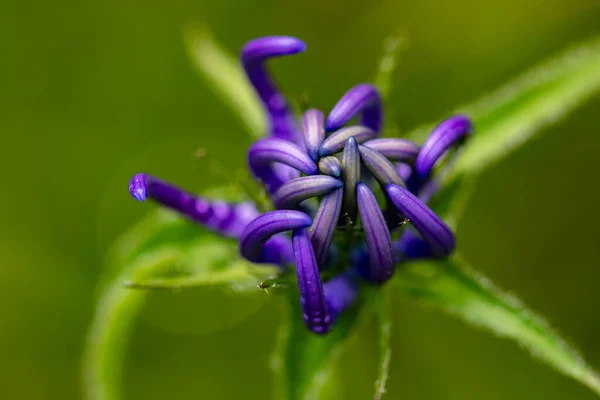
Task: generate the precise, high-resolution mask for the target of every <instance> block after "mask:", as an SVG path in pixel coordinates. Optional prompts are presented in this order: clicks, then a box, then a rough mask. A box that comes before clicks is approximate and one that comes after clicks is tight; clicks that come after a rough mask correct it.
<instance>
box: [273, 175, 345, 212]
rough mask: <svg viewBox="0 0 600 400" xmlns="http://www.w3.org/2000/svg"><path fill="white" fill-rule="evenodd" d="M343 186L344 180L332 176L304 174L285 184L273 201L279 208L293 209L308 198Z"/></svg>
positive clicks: (276, 193)
mask: <svg viewBox="0 0 600 400" xmlns="http://www.w3.org/2000/svg"><path fill="white" fill-rule="evenodd" d="M341 186H342V182H341V181H340V180H339V179H336V178H333V177H331V176H327V175H313V176H303V177H301V178H296V179H292V180H291V181H288V182H286V183H285V184H283V185H282V186H281V187H280V188H279V190H277V192H275V194H274V195H273V203H274V204H275V208H277V209H293V208H296V207H297V206H298V204H300V203H301V202H303V201H304V200H306V199H308V198H311V197H315V196H322V195H324V194H327V193H329V192H332V191H334V190H335V189H337V188H339V187H341Z"/></svg>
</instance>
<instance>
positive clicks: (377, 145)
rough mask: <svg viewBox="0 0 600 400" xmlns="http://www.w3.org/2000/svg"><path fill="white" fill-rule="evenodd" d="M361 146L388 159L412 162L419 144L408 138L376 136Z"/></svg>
mask: <svg viewBox="0 0 600 400" xmlns="http://www.w3.org/2000/svg"><path fill="white" fill-rule="evenodd" d="M363 146H366V147H368V148H370V149H371V150H375V151H378V152H379V153H380V154H381V155H382V156H384V157H385V158H387V159H388V160H390V161H401V162H404V163H407V164H411V165H412V164H414V163H415V161H416V159H417V156H418V155H419V150H421V146H419V145H418V144H416V143H415V142H413V141H410V140H408V139H400V138H378V139H373V140H369V141H367V142H364V143H363Z"/></svg>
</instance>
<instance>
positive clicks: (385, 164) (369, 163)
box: [358, 145, 406, 187]
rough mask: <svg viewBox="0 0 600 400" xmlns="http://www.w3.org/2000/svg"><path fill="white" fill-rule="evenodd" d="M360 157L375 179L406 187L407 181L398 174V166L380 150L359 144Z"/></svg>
mask: <svg viewBox="0 0 600 400" xmlns="http://www.w3.org/2000/svg"><path fill="white" fill-rule="evenodd" d="M358 151H359V153H360V159H361V161H362V162H363V164H364V165H365V167H367V168H368V169H369V171H370V172H371V173H372V174H373V176H374V177H375V179H377V181H378V182H379V183H381V184H382V185H387V184H390V183H394V184H396V185H399V186H403V187H406V183H405V182H404V181H403V180H402V178H401V177H400V174H398V171H397V170H396V167H394V164H392V163H391V162H390V161H389V160H388V159H387V158H385V157H384V156H383V155H381V154H380V153H379V152H378V151H375V150H373V149H370V148H368V147H366V146H363V145H361V146H358Z"/></svg>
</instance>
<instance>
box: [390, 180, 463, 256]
mask: <svg viewBox="0 0 600 400" xmlns="http://www.w3.org/2000/svg"><path fill="white" fill-rule="evenodd" d="M385 191H386V193H387V195H388V197H389V199H390V200H391V201H392V203H394V205H395V206H396V208H397V209H398V211H400V213H401V214H402V215H403V216H404V217H406V218H408V219H409V220H410V222H411V223H412V225H413V226H414V227H415V229H416V230H417V231H418V232H419V233H420V234H421V237H422V238H423V240H425V241H426V242H427V243H428V244H429V246H430V247H431V250H432V252H433V254H434V255H435V256H437V257H447V256H449V255H450V253H452V250H454V235H453V234H452V231H451V230H450V228H449V227H448V225H446V224H445V223H444V221H442V220H441V219H440V217H438V216H437V215H436V214H435V213H434V212H433V211H431V209H430V208H429V207H427V206H426V205H425V204H423V202H421V200H419V198H418V197H417V196H415V195H414V194H412V193H410V192H409V191H408V190H406V189H404V188H402V187H400V186H398V185H394V184H390V185H388V186H386V188H385Z"/></svg>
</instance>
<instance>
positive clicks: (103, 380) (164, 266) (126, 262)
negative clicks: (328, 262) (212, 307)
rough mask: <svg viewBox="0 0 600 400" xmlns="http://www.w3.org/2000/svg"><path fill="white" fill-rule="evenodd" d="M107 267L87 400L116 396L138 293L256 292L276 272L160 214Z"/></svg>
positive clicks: (90, 352) (230, 244)
mask: <svg viewBox="0 0 600 400" xmlns="http://www.w3.org/2000/svg"><path fill="white" fill-rule="evenodd" d="M110 263H111V264H112V266H111V267H110V268H109V270H108V271H107V277H106V278H105V279H104V281H103V285H101V290H100V293H99V296H98V300H97V303H96V312H95V315H94V320H93V323H92V326H91V328H90V331H89V333H88V336H87V346H86V354H85V357H84V374H85V389H86V393H87V398H89V399H94V400H104V399H110V400H116V399H119V398H120V397H121V396H120V390H121V376H122V368H123V360H124V357H125V354H126V348H127V344H128V342H129V337H130V334H131V329H132V327H133V324H134V322H135V317H136V315H137V314H138V312H139V309H140V306H141V305H142V304H143V301H144V298H145V294H146V293H147V291H146V290H139V289H140V288H144V289H167V290H180V289H182V288H191V287H207V286H213V287H215V286H218V287H223V288H226V289H227V290H234V291H241V290H249V289H252V290H255V291H256V293H260V291H259V290H258V289H257V287H256V285H257V284H258V283H259V282H260V281H261V280H264V279H266V278H268V277H270V276H272V275H273V274H275V273H276V272H277V271H276V269H275V268H274V267H271V266H262V265H261V266H257V265H252V264H250V263H248V262H245V261H242V260H241V259H240V258H239V256H238V252H237V244H236V242H235V241H234V240H229V239H223V238H221V237H219V236H216V235H215V234H212V233H210V232H208V231H206V230H204V229H202V228H201V227H199V226H198V225H196V224H193V223H191V222H188V221H186V220H184V219H183V218H180V217H178V216H176V215H175V214H173V213H171V212H166V211H158V212H155V213H153V214H151V215H150V216H148V217H147V218H146V219H145V220H143V221H142V222H141V223H139V224H138V225H136V226H135V227H134V228H133V229H132V230H131V231H130V232H128V233H127V234H125V235H124V236H123V238H122V239H121V240H119V241H118V242H117V244H116V245H115V247H114V249H113V251H112V253H111V256H110ZM126 286H129V288H128V287H126ZM134 288H136V289H134Z"/></svg>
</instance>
